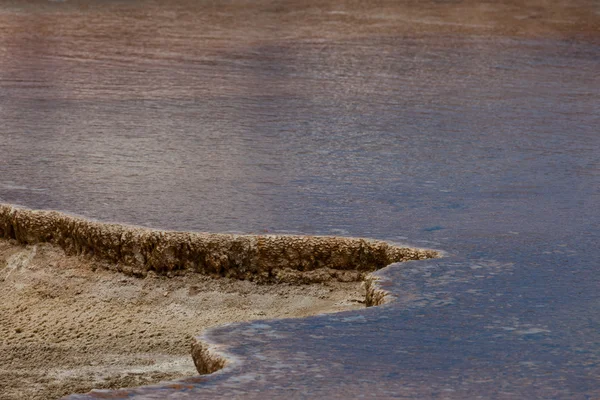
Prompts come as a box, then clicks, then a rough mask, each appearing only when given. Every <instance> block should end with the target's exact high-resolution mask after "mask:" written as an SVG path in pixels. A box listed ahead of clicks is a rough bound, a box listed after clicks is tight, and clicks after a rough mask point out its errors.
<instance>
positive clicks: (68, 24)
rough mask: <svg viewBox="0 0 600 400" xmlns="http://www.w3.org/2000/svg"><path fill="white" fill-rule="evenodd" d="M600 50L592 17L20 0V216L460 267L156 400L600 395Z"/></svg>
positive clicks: (243, 354)
mask: <svg viewBox="0 0 600 400" xmlns="http://www.w3.org/2000/svg"><path fill="white" fill-rule="evenodd" d="M598 32H600V9H598V6H597V4H596V3H595V2H593V1H575V2H564V3H563V2H556V4H554V5H552V6H549V5H548V4H547V3H546V2H542V1H539V2H538V1H533V2H531V3H529V4H528V5H527V6H524V5H521V4H520V2H512V1H508V0H507V1H502V2H496V3H483V2H481V3H480V2H474V1H459V2H440V1H427V2H402V3H399V2H395V1H394V2H392V1H382V2H377V3H376V4H370V5H369V6H368V7H367V6H366V5H361V4H358V3H355V2H351V1H345V0H344V1H340V2H337V1H336V2H330V1H321V2H317V1H310V2H299V1H292V2H275V1H258V2H246V1H242V0H234V1H228V2H220V3H218V4H214V3H212V2H203V1H183V0H182V1H168V2H167V1H141V0H140V1H131V2H126V1H108V2H107V1H64V2H42V1H28V2H21V1H19V2H16V1H15V2H12V1H6V2H2V3H1V4H0V121H1V122H2V124H1V128H0V154H1V155H2V156H1V157H0V200H1V202H5V203H12V204H22V205H25V206H28V207H31V208H45V209H59V210H64V211H68V212H72V213H76V214H80V215H84V216H87V217H91V218H97V219H100V220H103V221H119V222H127V223H133V224H137V225H143V226H149V227H154V228H164V229H177V230H194V231H214V232H244V233H265V232H269V233H300V234H323V235H342V236H365V237H371V238H377V239H384V240H388V241H392V242H401V243H410V244H412V245H416V246H421V247H432V248H437V249H442V250H445V251H447V252H448V254H447V257H445V258H443V259H439V260H431V261H420V262H415V263H410V264H408V266H404V265H403V266H392V267H389V268H387V269H386V270H384V271H383V272H382V277H383V281H382V285H383V286H384V287H385V288H386V289H387V290H389V291H391V292H392V293H393V294H394V295H395V296H396V300H395V301H394V302H392V303H390V304H388V305H386V306H384V307H379V308H372V309H368V310H365V311H361V312H351V313H348V314H340V315H328V316H319V317H312V318H308V319H304V320H291V321H289V320H284V321H268V322H266V323H265V324H260V325H256V324H254V325H252V324H246V325H236V326H230V327H224V328H220V329H217V330H215V331H213V332H211V333H210V335H209V336H210V340H211V341H213V342H214V343H220V344H223V345H226V346H228V347H227V351H228V352H229V353H230V354H232V355H233V356H234V357H235V359H237V360H238V363H237V364H234V366H233V367H232V368H231V369H229V370H227V371H225V372H223V373H220V374H217V375H215V376H212V377H202V378H198V379H196V380H194V381H193V382H195V383H194V384H193V385H191V386H189V387H188V386H176V387H173V388H168V387H166V386H165V387H163V388H149V389H148V388H147V389H139V390H135V391H133V392H131V393H130V394H131V395H136V396H140V398H163V397H164V396H166V395H167V393H170V394H173V393H178V395H179V396H181V397H178V398H187V397H185V396H186V394H187V395H189V397H190V398H193V397H197V396H201V395H210V396H211V397H216V396H223V397H227V398H230V397H231V396H232V395H240V396H244V397H248V398H252V397H261V396H262V397H263V398H264V396H267V397H277V396H292V397H293V396H297V397H303V396H304V397H311V398H313V397H317V396H323V397H326V398H332V397H340V398H347V397H349V396H350V397H360V396H364V397H375V396H376V397H378V398H385V397H390V398H392V397H395V398H403V397H408V398H434V397H439V398H465V397H468V398H474V397H476V396H479V395H480V396H483V397H485V398H512V397H518V398H533V397H538V398H541V397H543V398H582V399H583V398H593V397H597V396H599V395H600V385H599V384H598V382H599V381H600V336H599V334H598V332H599V329H598V327H599V323H600V321H599V320H598V312H597V311H598V306H599V305H600V295H599V293H600V292H599V291H598V287H599V283H600V282H599V281H600V271H599V269H598V268H599V262H600V250H599V248H598V241H599V238H600V230H599V228H598V226H599V223H600V213H599V212H598V208H599V205H600V134H599V131H598V126H600V121H599V116H600V98H599V97H600V95H599V93H600V36H599V35H598Z"/></svg>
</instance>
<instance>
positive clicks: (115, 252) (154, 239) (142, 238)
mask: <svg viewBox="0 0 600 400" xmlns="http://www.w3.org/2000/svg"><path fill="white" fill-rule="evenodd" d="M0 237H3V238H6V239H15V240H17V241H18V242H21V243H24V244H34V243H44V242H47V243H52V244H55V245H58V246H60V247H61V248H63V249H64V250H65V252H66V253H67V254H77V255H86V256H90V257H94V258H96V259H98V260H102V261H106V262H109V263H111V264H113V265H114V266H115V268H117V269H118V270H119V271H122V272H125V273H128V274H132V275H139V276H145V275H146V274H147V273H148V272H149V271H155V272H157V273H167V274H168V273H174V272H176V271H178V270H187V271H190V270H191V271H195V272H199V273H202V274H206V275H213V276H224V277H229V278H236V279H248V280H252V281H256V282H264V283H267V282H291V283H308V282H321V281H325V280H330V279H336V280H340V281H356V280H361V279H363V278H364V277H365V273H367V272H371V271H375V270H377V269H380V268H383V267H385V266H386V265H388V264H391V263H394V262H400V261H408V260H421V259H426V258H432V257H436V256H437V253H436V252H435V251H433V250H422V249H413V248H407V247H397V246H393V245H391V244H388V243H386V242H382V241H376V240H366V239H357V238H340V237H325V236H283V235H282V236H276V235H264V236H263V235H230V234H210V233H192V232H170V231H158V230H151V229H146V228H141V227H134V226H127V225H120V224H109V223H101V222H96V221H90V220H87V219H84V218H80V217H75V216H71V215H67V214H63V213H60V212H57V211H39V210H29V209H24V208H17V207H14V206H10V205H0Z"/></svg>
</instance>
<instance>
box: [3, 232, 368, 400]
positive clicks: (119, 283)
mask: <svg viewBox="0 0 600 400" xmlns="http://www.w3.org/2000/svg"><path fill="white" fill-rule="evenodd" d="M106 267H107V265H103V264H102V263H101V262H98V261H95V260H90V259H89V258H83V257H78V256H67V255H66V254H65V253H64V251H63V250H62V249H60V248H58V247H56V246H53V245H50V244H44V243H42V244H35V245H27V246H25V245H21V244H18V243H17V242H16V241H14V240H5V239H2V240H0V321H2V322H1V324H0V332H1V340H0V388H2V389H1V390H0V399H23V398H30V399H54V398H59V397H61V396H64V395H67V394H71V393H76V392H87V391H89V390H91V389H92V388H119V387H127V386H138V385H142V384H150V383H156V382H159V381H161V380H169V379H176V378H180V377H184V376H192V375H196V374H197V372H196V369H195V367H194V363H193V361H192V358H191V356H190V344H191V342H192V337H193V336H195V335H198V334H199V333H200V332H201V331H202V330H204V329H206V328H208V327H212V326H216V325H220V324H224V323H227V322H234V321H245V320H252V319H269V318H285V317H302V316H307V315H313V314H318V313H323V312H334V311H342V310H350V309H356V308H361V307H364V289H362V288H361V283H360V282H347V283H343V282H336V281H331V282H325V283H319V284H310V285H290V284H275V285H259V284H256V283H252V282H248V281H240V280H233V279H228V278H211V277H207V276H203V275H200V274H195V273H187V274H183V275H180V276H173V277H171V278H168V277H165V276H160V275H156V274H154V273H149V274H148V275H147V276H146V277H145V278H136V277H133V276H128V275H125V274H122V273H118V272H114V271H110V270H108V269H106Z"/></svg>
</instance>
